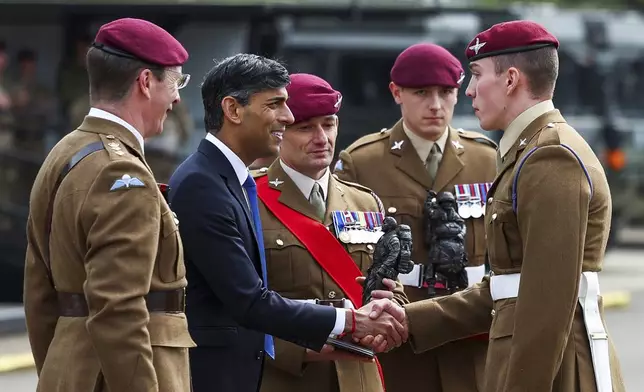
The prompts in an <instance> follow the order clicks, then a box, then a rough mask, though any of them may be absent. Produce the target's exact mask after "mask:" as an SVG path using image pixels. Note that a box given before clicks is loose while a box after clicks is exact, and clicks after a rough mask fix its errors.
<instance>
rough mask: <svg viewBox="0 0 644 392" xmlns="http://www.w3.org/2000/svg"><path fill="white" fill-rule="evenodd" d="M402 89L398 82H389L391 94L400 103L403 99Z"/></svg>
mask: <svg viewBox="0 0 644 392" xmlns="http://www.w3.org/2000/svg"><path fill="white" fill-rule="evenodd" d="M401 90H402V89H401V88H400V87H399V86H397V85H396V83H394V82H389V91H391V96H392V97H394V101H396V103H397V104H398V105H400V104H401V103H402V99H401V98H400V92H401Z"/></svg>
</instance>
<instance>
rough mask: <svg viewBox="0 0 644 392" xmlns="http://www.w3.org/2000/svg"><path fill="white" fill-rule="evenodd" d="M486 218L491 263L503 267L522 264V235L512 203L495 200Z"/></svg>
mask: <svg viewBox="0 0 644 392" xmlns="http://www.w3.org/2000/svg"><path fill="white" fill-rule="evenodd" d="M485 219H486V235H487V246H488V255H489V256H490V263H491V264H492V265H494V266H496V267H501V268H510V267H513V266H517V265H521V260H522V258H523V251H522V248H521V243H522V242H521V235H520V234H519V227H518V225H517V220H516V215H515V214H514V211H512V204H511V203H510V202H505V201H499V200H494V201H493V202H492V206H491V208H490V209H489V210H488V213H487V214H486V216H485Z"/></svg>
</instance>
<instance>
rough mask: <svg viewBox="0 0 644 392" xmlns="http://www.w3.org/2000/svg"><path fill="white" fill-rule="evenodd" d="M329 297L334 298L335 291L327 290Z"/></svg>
mask: <svg viewBox="0 0 644 392" xmlns="http://www.w3.org/2000/svg"><path fill="white" fill-rule="evenodd" d="M329 298H331V299H333V298H335V291H333V290H331V291H329Z"/></svg>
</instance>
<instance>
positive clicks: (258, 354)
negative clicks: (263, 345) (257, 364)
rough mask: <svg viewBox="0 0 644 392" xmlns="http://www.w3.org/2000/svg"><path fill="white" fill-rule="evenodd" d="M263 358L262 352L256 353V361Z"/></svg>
mask: <svg viewBox="0 0 644 392" xmlns="http://www.w3.org/2000/svg"><path fill="white" fill-rule="evenodd" d="M263 357H264V350H259V352H258V353H257V360H258V361H259V360H261V359H262V358H263Z"/></svg>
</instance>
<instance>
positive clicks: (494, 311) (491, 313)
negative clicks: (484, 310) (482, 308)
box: [490, 309, 496, 317]
mask: <svg viewBox="0 0 644 392" xmlns="http://www.w3.org/2000/svg"><path fill="white" fill-rule="evenodd" d="M495 314H496V310H494V309H492V311H491V312H490V315H492V317H494V315H495Z"/></svg>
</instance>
